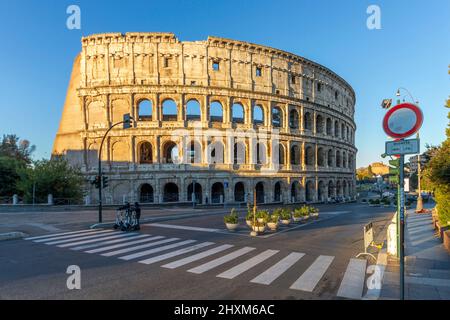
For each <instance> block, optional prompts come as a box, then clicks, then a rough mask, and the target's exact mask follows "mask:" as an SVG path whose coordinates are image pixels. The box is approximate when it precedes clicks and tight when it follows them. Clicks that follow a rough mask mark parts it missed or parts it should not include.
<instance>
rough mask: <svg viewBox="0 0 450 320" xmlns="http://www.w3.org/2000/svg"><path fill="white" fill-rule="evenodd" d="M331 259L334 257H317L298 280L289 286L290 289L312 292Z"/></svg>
mask: <svg viewBox="0 0 450 320" xmlns="http://www.w3.org/2000/svg"><path fill="white" fill-rule="evenodd" d="M333 259H334V257H332V256H319V257H318V258H317V259H316V261H314V262H313V264H312V265H310V266H309V268H308V269H307V270H306V271H305V272H304V273H303V274H302V275H301V276H300V278H298V279H297V280H296V281H295V282H294V283H293V284H292V285H291V286H290V289H295V290H302V291H308V292H312V291H313V290H314V288H315V287H316V285H317V283H318V282H319V281H320V279H322V277H323V275H324V274H325V272H326V271H327V269H328V267H329V266H330V264H331V262H332V261H333Z"/></svg>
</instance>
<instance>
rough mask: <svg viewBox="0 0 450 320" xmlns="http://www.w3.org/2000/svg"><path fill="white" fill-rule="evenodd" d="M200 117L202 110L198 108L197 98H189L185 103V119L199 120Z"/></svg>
mask: <svg viewBox="0 0 450 320" xmlns="http://www.w3.org/2000/svg"><path fill="white" fill-rule="evenodd" d="M201 117H202V112H201V108H200V103H199V102H198V101H197V99H190V100H189V101H188V102H187V103H186V120H188V121H200V120H201Z"/></svg>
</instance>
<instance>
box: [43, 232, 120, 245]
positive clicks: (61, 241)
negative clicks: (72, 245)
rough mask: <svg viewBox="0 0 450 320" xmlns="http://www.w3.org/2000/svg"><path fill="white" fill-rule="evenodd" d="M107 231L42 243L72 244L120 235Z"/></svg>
mask: <svg viewBox="0 0 450 320" xmlns="http://www.w3.org/2000/svg"><path fill="white" fill-rule="evenodd" d="M109 231H110V232H107V233H106V234H104V233H100V234H99V233H95V234H90V235H87V236H79V237H76V238H71V239H63V240H56V241H50V242H44V243H45V244H47V245H54V244H61V243H68V242H74V241H79V240H87V239H94V238H100V237H104V236H106V235H108V234H113V233H116V234H118V233H120V232H118V231H112V230H109Z"/></svg>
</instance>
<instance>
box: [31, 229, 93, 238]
mask: <svg viewBox="0 0 450 320" xmlns="http://www.w3.org/2000/svg"><path fill="white" fill-rule="evenodd" d="M89 231H90V232H94V231H97V230H96V229H85V230H77V231H70V232H61V233H53V234H46V235H43V236H37V237H28V238H24V240H35V239H43V238H48V237H56V236H62V235H65V234H75V233H81V232H89Z"/></svg>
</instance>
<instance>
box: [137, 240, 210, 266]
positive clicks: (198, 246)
mask: <svg viewBox="0 0 450 320" xmlns="http://www.w3.org/2000/svg"><path fill="white" fill-rule="evenodd" d="M212 244H214V242H202V243H199V244H196V245H193V246H190V247H186V248H183V249H179V250H175V251H172V252H168V253H165V254H161V255H159V256H156V257H152V258H148V259H145V260H141V261H139V263H143V264H152V263H155V262H158V261H162V260H165V259H169V258H172V257H176V256H179V255H182V254H185V253H188V252H191V251H194V250H198V249H201V248H204V247H207V246H210V245H212Z"/></svg>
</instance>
